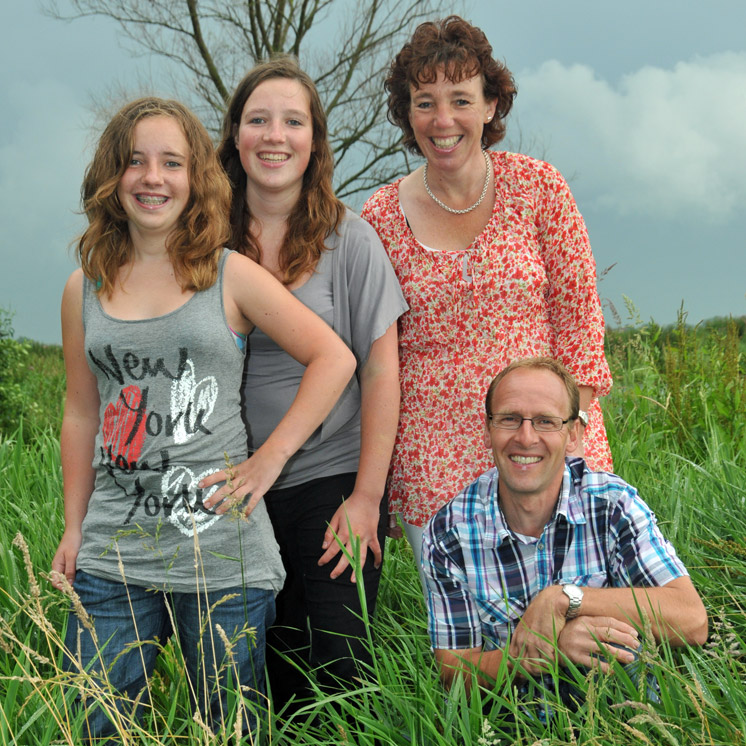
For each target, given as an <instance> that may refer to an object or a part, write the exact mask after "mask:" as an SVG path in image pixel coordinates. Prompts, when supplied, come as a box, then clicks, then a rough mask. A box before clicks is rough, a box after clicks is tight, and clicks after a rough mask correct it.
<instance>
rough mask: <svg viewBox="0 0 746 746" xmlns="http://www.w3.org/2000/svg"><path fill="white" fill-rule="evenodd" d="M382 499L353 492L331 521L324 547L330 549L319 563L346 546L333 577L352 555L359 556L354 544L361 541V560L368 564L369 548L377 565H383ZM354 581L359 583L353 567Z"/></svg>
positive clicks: (340, 572) (340, 570)
mask: <svg viewBox="0 0 746 746" xmlns="http://www.w3.org/2000/svg"><path fill="white" fill-rule="evenodd" d="M380 510H381V504H380V500H379V501H378V502H376V500H373V499H371V498H370V497H369V496H367V495H363V494H361V493H359V492H354V491H353V492H352V494H351V495H350V496H349V497H348V498H347V499H346V500H344V502H343V503H342V504H341V505H340V506H339V508H337V510H336V512H335V513H334V515H333V516H332V519H331V521H329V527H328V528H327V529H326V532H325V533H324V540H323V542H322V544H321V548H322V549H324V550H326V551H325V552H324V553H323V554H322V555H321V557H320V558H319V566H321V565H325V564H326V563H327V562H329V561H330V560H332V559H333V558H334V557H336V556H337V554H339V552H340V551H341V549H342V547H344V548H345V551H344V552H342V556H341V557H340V558H339V562H337V564H336V566H335V567H334V569H333V570H332V571H331V573H329V577H330V578H337V577H339V576H340V575H341V574H342V573H343V572H344V571H345V570H346V569H347V566H348V565H349V564H350V560H349V557H354V556H355V546H354V543H355V542H357V541H358V540H359V543H360V562H361V563H362V564H365V561H366V558H367V556H368V549H370V550H371V551H372V552H373V562H374V563H375V566H376V567H380V566H381V559H382V550H381V545H380V543H379V541H378V522H379V520H380V517H381V513H380ZM350 580H351V581H352V582H353V583H354V582H356V580H357V579H356V577H355V571H354V569H353V571H352V576H351V577H350Z"/></svg>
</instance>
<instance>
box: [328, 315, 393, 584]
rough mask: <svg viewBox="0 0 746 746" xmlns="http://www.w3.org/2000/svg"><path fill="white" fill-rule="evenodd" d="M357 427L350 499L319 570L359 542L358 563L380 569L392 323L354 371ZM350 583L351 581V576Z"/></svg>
mask: <svg viewBox="0 0 746 746" xmlns="http://www.w3.org/2000/svg"><path fill="white" fill-rule="evenodd" d="M360 392H361V423H360V466H359V468H358V472H357V479H356V480H355V488H354V490H353V492H352V494H351V495H350V496H349V497H348V498H347V499H346V500H345V501H344V503H343V504H342V505H340V506H339V508H338V509H337V512H336V513H335V514H334V516H333V517H332V519H331V521H330V523H329V528H328V529H327V530H326V533H325V534H324V541H323V544H322V549H324V550H326V551H325V552H324V553H323V554H322V555H321V557H320V559H319V565H325V564H326V563H327V562H329V561H330V560H332V559H333V558H334V557H335V556H336V555H337V554H338V553H339V552H340V545H342V546H344V547H345V549H346V551H347V552H348V553H349V555H350V556H354V551H353V540H357V539H359V541H360V560H361V561H362V562H365V558H366V556H367V552H368V549H370V550H371V551H372V552H373V560H374V562H375V564H376V567H378V566H379V565H380V564H381V557H382V549H381V545H380V543H379V541H378V523H379V521H380V516H381V499H382V497H383V493H384V490H385V488H386V476H387V474H388V469H389V463H390V461H391V453H392V451H393V450H394V439H395V437H396V428H397V425H398V424H399V351H398V340H397V333H396V323H393V324H392V325H391V326H390V327H389V328H388V329H387V330H386V332H385V333H384V334H383V336H381V337H379V338H378V339H377V340H375V342H373V345H372V346H371V348H370V355H369V356H368V360H367V361H366V363H365V365H364V366H363V367H362V369H361V371H360ZM349 564H350V563H349V560H348V558H347V556H346V555H345V554H344V553H343V554H342V557H341V558H340V560H339V562H337V564H336V566H335V567H334V569H333V570H332V571H331V573H330V577H332V578H336V577H338V576H339V575H341V574H342V573H343V572H344V571H345V569H346V568H347V565H349ZM351 580H352V581H353V582H355V574H354V572H353V574H352V577H351Z"/></svg>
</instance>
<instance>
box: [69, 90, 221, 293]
mask: <svg viewBox="0 0 746 746" xmlns="http://www.w3.org/2000/svg"><path fill="white" fill-rule="evenodd" d="M158 116H161V117H171V118H172V119H174V120H175V121H176V122H177V123H178V124H179V126H180V127H181V129H182V131H183V133H184V137H185V138H186V141H187V144H188V146H189V200H188V202H187V205H186V207H185V208H184V211H183V212H182V214H181V216H180V217H179V221H178V223H177V225H176V227H175V228H174V230H173V231H172V232H171V234H170V235H169V236H168V239H167V242H166V248H167V250H168V253H169V256H170V257H171V261H172V263H173V266H174V271H175V273H176V277H177V278H178V279H179V282H180V283H181V286H182V287H183V289H184V290H204V289H205V288H208V287H210V286H211V285H213V284H214V283H215V281H216V279H217V271H218V260H219V258H220V250H221V249H222V247H223V246H225V244H226V242H227V240H228V236H229V233H230V228H229V225H228V206H229V204H230V184H229V183H228V179H227V178H226V176H225V174H224V173H223V169H222V168H221V167H220V163H219V162H218V160H217V157H216V155H215V151H214V148H213V145H212V141H211V140H210V135H209V134H208V133H207V130H206V129H205V128H204V126H203V125H202V123H201V122H200V121H199V119H197V117H196V116H195V115H194V114H193V113H192V112H191V111H189V109H187V108H186V106H184V105H183V104H180V103H179V102H178V101H170V100H165V99H161V98H155V97H146V98H140V99H137V100H136V101H132V102H131V103H129V104H127V105H126V106H124V107H123V108H122V109H120V110H119V111H118V112H117V113H116V114H115V115H114V117H113V118H112V119H111V121H110V122H109V124H108V125H107V126H106V128H105V129H104V131H103V133H102V135H101V137H100V138H99V141H98V145H97V147H96V152H95V154H94V156H93V160H92V161H91V163H90V164H89V166H88V168H87V169H86V172H85V177H84V179H83V186H82V187H81V202H82V205H83V212H84V214H85V216H86V218H87V219H88V227H87V228H86V230H85V232H84V233H83V235H82V236H81V237H80V238H79V239H78V243H77V254H78V258H79V260H80V264H81V267H82V268H83V272H84V273H85V276H86V277H87V278H88V279H89V280H91V281H92V282H95V283H96V284H97V286H98V292H99V293H104V294H106V295H111V292H112V290H113V289H114V281H115V279H116V275H117V271H118V270H119V268H120V267H122V266H123V265H124V264H126V263H127V262H128V261H129V260H130V259H131V255H132V240H131V238H130V232H129V227H128V223H127V214H126V213H125V211H124V209H123V208H122V205H121V203H120V202H119V197H118V196H117V187H118V186H119V181H120V179H121V178H122V175H123V174H124V172H125V171H126V169H127V167H128V165H129V163H130V160H131V159H132V151H133V148H134V131H135V127H136V126H137V123H138V122H140V121H141V120H142V119H145V118H146V117H158Z"/></svg>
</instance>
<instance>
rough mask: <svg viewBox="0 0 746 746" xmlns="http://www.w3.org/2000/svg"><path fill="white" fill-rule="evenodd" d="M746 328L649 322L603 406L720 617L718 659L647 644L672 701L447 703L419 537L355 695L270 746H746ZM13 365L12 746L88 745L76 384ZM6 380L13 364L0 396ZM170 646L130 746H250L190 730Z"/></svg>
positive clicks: (5, 545) (623, 469)
mask: <svg viewBox="0 0 746 746" xmlns="http://www.w3.org/2000/svg"><path fill="white" fill-rule="evenodd" d="M744 326H745V324H744V319H740V320H737V321H731V322H726V321H719V320H714V321H713V322H710V323H708V324H705V325H702V326H701V327H699V328H696V329H693V328H691V327H688V326H686V325H685V324H684V323H683V320H682V323H680V324H679V325H677V326H675V327H673V328H669V329H661V328H660V327H658V326H656V325H654V324H647V325H643V324H640V323H636V324H634V325H632V326H630V327H628V328H626V329H624V330H612V331H610V332H609V333H608V335H607V348H608V359H609V362H610V365H611V367H612V372H613V374H614V379H615V385H614V389H613V392H612V394H611V395H610V396H609V397H607V398H606V400H605V401H604V402H603V405H604V410H605V417H606V424H607V429H608V432H609V439H610V441H611V446H612V452H613V454H614V459H615V468H616V471H617V472H618V473H619V474H620V475H622V476H623V477H624V478H625V479H626V480H627V481H629V482H631V483H632V484H634V485H635V486H637V487H638V489H639V491H640V493H641V495H642V497H643V498H644V499H645V500H646V501H647V502H648V503H649V504H650V505H651V506H652V507H653V509H654V510H655V511H656V513H657V515H658V518H659V523H660V524H661V525H662V527H663V531H664V533H665V534H666V535H667V537H668V538H670V539H671V540H672V541H673V543H674V545H675V546H676V547H677V549H678V551H679V554H680V556H681V557H682V559H683V560H684V562H685V563H686V565H687V567H688V568H689V570H690V572H691V575H692V578H693V580H694V583H695V585H696V586H697V588H698V589H699V591H700V593H701V594H702V596H703V598H704V600H705V603H706V606H707V608H708V612H709V614H710V632H711V634H710V640H709V642H708V644H707V645H706V647H705V648H703V649H683V650H682V649H677V650H673V649H671V648H669V647H667V646H665V645H663V646H661V647H659V648H657V649H656V648H654V647H652V646H648V647H647V649H646V650H645V651H644V658H645V660H646V661H647V662H648V663H649V664H650V666H651V667H652V670H653V671H654V672H655V674H656V676H657V678H658V680H659V682H660V685H661V702H660V704H655V705H651V704H649V703H647V702H646V701H645V699H644V696H643V694H642V693H641V692H639V691H637V690H636V688H635V686H633V685H632V684H631V682H630V681H629V679H627V678H626V676H625V675H624V674H623V673H621V672H617V673H616V674H613V675H609V676H600V675H599V676H591V677H588V678H583V677H582V676H581V677H580V686H581V687H582V688H583V689H584V690H586V691H587V699H586V702H585V704H584V705H583V706H582V707H581V708H580V709H579V711H577V712H568V711H567V710H566V709H565V708H563V707H562V705H561V704H558V703H557V702H553V703H552V707H553V709H554V712H555V716H554V720H553V722H552V724H551V725H550V726H549V727H548V728H547V727H545V726H543V725H541V724H540V723H538V722H537V721H536V720H535V718H534V717H533V716H532V714H531V713H532V712H533V711H532V709H531V708H528V709H524V708H522V707H521V704H522V703H520V702H517V701H516V698H515V695H514V693H513V692H514V690H513V686H512V681H511V680H510V676H509V675H508V674H506V675H505V676H504V677H502V679H501V680H500V681H499V682H498V683H497V686H496V688H495V690H494V692H489V693H488V692H484V693H482V694H481V695H480V694H479V693H476V692H475V693H474V694H473V695H472V696H471V697H469V696H467V695H466V694H465V693H464V691H463V690H462V689H459V688H458V687H457V688H455V689H454V690H453V691H452V692H451V693H450V694H449V696H448V698H445V697H444V693H443V691H442V689H441V688H440V686H439V684H438V679H437V675H436V672H435V669H434V666H433V662H432V656H431V653H430V650H429V644H428V640H427V636H426V629H425V611H424V605H423V602H422V599H421V595H420V590H419V586H418V578H417V575H416V572H415V568H414V565H413V563H412V560H411V553H410V552H409V550H408V547H407V545H406V543H404V542H389V543H388V545H387V556H386V559H385V563H384V577H383V582H382V586H381V592H380V596H379V607H378V613H377V616H376V618H375V620H373V621H372V623H371V629H372V634H373V636H374V638H373V639H374V641H373V642H372V643H371V644H372V645H373V647H374V653H375V666H374V670H373V671H371V674H370V678H369V680H368V681H366V682H365V683H361V685H360V688H359V689H358V690H357V691H355V692H351V693H348V694H344V695H338V696H336V697H325V696H324V695H322V694H319V695H318V697H317V701H316V702H315V704H314V705H312V706H309V707H308V708H306V710H305V711H301V712H300V713H298V715H297V716H295V717H294V718H292V719H290V720H289V721H287V720H284V719H283V718H280V717H278V716H277V715H276V714H274V713H273V714H272V716H271V718H270V727H269V730H268V732H267V733H265V734H264V736H265V737H266V742H267V743H271V744H283V745H287V746H290V745H291V744H292V745H295V744H342V743H346V744H401V746H411V745H412V744H423V745H424V744H428V745H429V744H433V745H436V744H473V745H474V746H491V745H493V744H514V743H515V744H526V746H529V745H530V744H546V745H547V746H548V745H549V744H576V743H577V744H593V745H594V746H601V745H605V744H615V745H616V744H639V743H647V744H671V745H675V744H691V745H692V746H694V745H695V744H696V745H700V744H729V745H730V744H744V743H746V616H745V614H746V612H745V608H746V358H745V356H744ZM0 336H1V335H0ZM16 364H17V365H20V366H22V371H21V372H22V375H19V376H17V377H16V380H17V382H18V388H16V389H13V398H12V402H11V400H10V399H9V398H6V399H2V398H0V406H5V407H9V406H11V405H12V406H14V407H16V409H15V410H14V412H13V413H11V414H12V416H8V417H6V420H0V421H2V422H5V424H4V425H3V428H4V432H3V430H2V429H0V495H2V498H3V502H4V509H3V511H2V513H1V514H0V615H1V617H2V621H1V622H0V624H1V626H0V646H1V647H2V653H1V654H0V744H33V745H34V746H37V745H38V746H47V744H53V743H55V744H56V743H66V744H76V743H79V742H80V737H79V734H80V722H79V721H76V720H75V719H74V718H73V717H72V716H71V713H70V702H71V699H72V697H73V696H74V694H75V692H76V691H77V690H81V691H86V692H90V682H89V681H88V680H87V677H86V676H85V674H78V675H77V676H73V677H71V678H65V674H63V673H62V671H61V670H60V667H59V663H60V658H61V652H60V651H61V642H60V636H61V634H62V628H63V625H64V620H65V615H66V609H67V605H68V601H67V599H66V598H64V597H63V596H62V595H61V594H59V593H57V592H55V591H54V590H53V589H52V588H51V586H50V585H49V584H48V582H47V580H46V577H45V574H46V572H47V570H48V568H49V563H50V560H51V557H52V554H53V553H54V550H55V548H56V544H57V541H58V539H59V536H60V534H61V532H62V497H61V494H62V493H61V473H60V462H59V445H58V439H57V435H58V432H59V422H60V417H61V402H62V395H63V389H64V373H63V370H62V365H61V356H60V351H59V348H56V347H45V346H41V345H30V349H28V350H27V353H26V354H25V355H24V356H23V360H22V361H20V362H17V363H16ZM8 385H9V384H8V377H7V376H6V377H5V379H3V377H2V371H0V394H3V392H4V391H6V389H7V386H8ZM14 385H15V384H14ZM4 386H5V387H6V388H3V387H4ZM7 390H10V389H7ZM20 412H24V413H25V417H24V419H23V420H22V421H21V424H20V426H18V414H19V413H20ZM3 414H7V413H6V412H0V415H3ZM164 652H165V655H162V656H160V660H159V664H158V668H157V672H156V675H155V676H154V678H153V681H152V683H151V687H152V708H150V710H149V712H148V715H147V717H146V720H145V722H143V723H141V724H140V725H138V726H133V727H131V728H129V730H128V729H127V727H126V726H127V724H126V723H123V724H122V731H123V737H124V738H125V739H126V740H125V742H126V743H132V744H150V745H151V746H155V744H222V743H226V744H228V743H231V744H235V743H238V740H237V738H236V737H235V735H234V734H233V728H232V727H231V728H228V729H227V731H226V732H225V733H216V734H210V733H209V732H207V730H206V729H205V728H204V727H203V726H201V725H200V724H199V723H197V722H195V721H194V719H193V717H192V712H191V708H190V705H189V697H188V692H187V689H186V685H185V678H184V672H183V663H182V660H181V656H180V651H179V650H178V647H177V646H175V645H173V644H169V645H168V646H167V647H166V650H165V651H164ZM569 675H570V676H572V674H569ZM578 676H580V675H579V674H578ZM93 696H96V697H98V698H99V699H100V701H101V702H102V703H103V705H104V706H111V703H112V702H113V698H112V695H111V694H107V693H106V692H103V693H99V694H95V695H93ZM549 699H550V702H551V699H552V698H551V696H550V697H549ZM232 722H233V721H232Z"/></svg>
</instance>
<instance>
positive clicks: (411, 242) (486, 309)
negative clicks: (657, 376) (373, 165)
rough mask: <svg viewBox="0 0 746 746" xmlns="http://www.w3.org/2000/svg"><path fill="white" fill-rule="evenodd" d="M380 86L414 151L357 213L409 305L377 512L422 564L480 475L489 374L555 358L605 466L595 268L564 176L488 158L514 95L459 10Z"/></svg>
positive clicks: (422, 36) (536, 164)
mask: <svg viewBox="0 0 746 746" xmlns="http://www.w3.org/2000/svg"><path fill="white" fill-rule="evenodd" d="M386 90H387V91H388V94H389V102H388V105H389V118H390V119H391V121H392V122H394V123H395V124H397V125H398V126H399V127H400V128H401V129H402V132H403V135H404V136H403V142H404V144H405V146H406V147H407V148H408V149H409V150H410V151H412V152H413V153H416V154H418V155H421V156H424V158H425V164H424V166H421V167H420V168H418V169H416V170H415V171H413V172H412V173H410V174H409V175H408V176H406V177H404V178H403V179H401V180H399V181H397V182H395V183H393V184H390V185H388V186H386V187H383V188H382V189H380V190H379V191H377V192H376V193H375V194H374V195H373V196H372V197H371V198H370V199H369V200H368V202H367V203H366V205H365V207H364V209H363V217H364V218H365V219H366V220H368V222H369V223H371V225H372V226H373V227H374V228H375V229H376V231H377V232H378V235H379V236H380V238H381V240H382V242H383V245H384V246H385V248H386V250H387V251H388V254H389V257H390V258H391V261H392V263H393V265H394V269H395V270H396V273H397V276H398V278H399V281H400V283H401V285H402V289H403V290H404V295H405V297H406V299H407V302H408V303H409V306H410V311H409V312H408V313H406V314H404V316H402V317H401V318H400V320H399V326H400V329H399V354H400V374H401V389H402V406H401V418H400V423H399V431H398V434H397V439H396V445H395V449H394V456H393V461H392V465H391V472H390V485H389V495H390V503H389V508H390V512H391V513H392V515H393V514H396V513H399V514H400V516H401V518H402V520H403V523H404V527H405V530H406V532H407V538H408V539H409V541H410V543H411V544H412V547H413V549H414V551H415V557H416V559H417V563H418V566H419V552H420V546H421V535H422V528H423V526H424V525H425V524H426V523H427V521H428V520H429V519H430V517H431V516H432V515H433V514H434V513H435V512H436V511H437V510H438V509H439V508H440V507H441V506H442V505H443V504H444V503H446V502H447V501H448V500H449V499H450V498H451V497H453V496H454V495H455V494H456V493H457V492H458V491H459V490H460V489H461V488H462V487H464V486H465V485H467V484H469V483H470V482H471V481H473V479H475V478H476V476H477V475H478V474H480V473H481V472H483V471H485V470H486V469H488V468H489V467H490V466H492V463H491V460H490V453H489V451H488V450H487V449H486V448H485V447H484V443H483V437H482V432H483V427H484V424H483V422H484V421H483V411H482V406H483V401H484V395H485V391H486V388H487V386H488V384H489V381H490V380H491V378H492V377H493V376H494V375H495V374H496V373H497V372H499V371H500V370H501V369H502V368H503V367H505V366H506V365H507V364H508V363H510V362H511V361H513V360H515V359H518V358H522V357H528V356H533V355H550V356H552V357H556V358H558V359H559V360H561V361H562V362H563V363H564V364H565V365H566V366H567V368H568V369H569V370H570V371H571V372H572V373H573V375H574V376H575V378H576V380H577V382H578V384H579V386H580V391H581V409H582V410H583V414H585V413H587V418H586V419H587V424H586V426H585V433H584V438H583V445H582V449H583V450H582V452H581V453H578V454H577V455H584V457H585V459H586V461H587V462H588V464H589V466H590V467H591V468H592V469H596V470H611V468H612V462H611V453H610V451H609V446H608V442H607V439H606V432H605V430H604V424H603V418H602V414H601V408H600V407H599V404H598V397H599V396H603V395H604V394H606V393H608V391H609V389H610V387H611V376H610V373H609V368H608V365H607V364H606V360H605V358H604V351H603V339H604V321H603V315H602V312H601V305H600V302H599V298H598V293H597V291H596V272H595V262H594V260H593V255H592V253H591V248H590V244H589V242H588V235H587V233H586V229H585V225H584V223H583V218H582V217H581V215H580V213H579V212H578V209H577V207H576V205H575V202H574V200H573V197H572V194H571V193H570V189H569V188H568V186H567V183H566V182H565V180H564V179H563V178H562V176H561V175H560V174H559V173H558V172H557V170H556V169H555V168H553V167H552V166H550V165H549V164H547V163H543V162H541V161H537V160H534V159H532V158H529V157H527V156H524V155H518V154H514V153H507V152H496V151H490V150H487V148H489V147H490V146H491V145H494V144H495V143H497V142H499V141H500V140H501V139H502V138H503V136H504V134H505V119H506V117H507V116H508V113H509V112H510V109H511V106H512V104H513V99H514V97H515V95H516V89H515V84H514V81H513V77H512V75H511V73H510V71H509V70H508V69H507V68H506V67H505V66H504V65H503V64H501V63H499V62H496V61H495V60H494V59H493V57H492V47H491V46H490V44H489V42H488V41H487V38H486V37H485V35H484V33H483V32H482V31H481V30H480V29H478V28H476V27H474V26H472V25H471V24H469V23H467V22H466V21H464V20H463V19H461V18H459V17H458V16H450V17H449V18H446V19H445V20H443V21H440V22H436V23H423V24H421V25H420V26H419V27H418V28H417V29H416V30H415V32H414V35H413V36H412V39H411V40H410V41H409V42H408V43H407V44H405V45H404V47H403V48H402V50H401V51H400V52H399V54H398V55H397V56H396V58H395V59H394V61H393V63H392V65H391V68H390V71H389V75H388V78H387V80H386ZM584 424H585V423H584Z"/></svg>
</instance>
